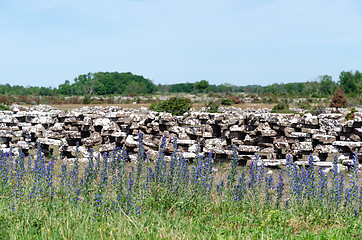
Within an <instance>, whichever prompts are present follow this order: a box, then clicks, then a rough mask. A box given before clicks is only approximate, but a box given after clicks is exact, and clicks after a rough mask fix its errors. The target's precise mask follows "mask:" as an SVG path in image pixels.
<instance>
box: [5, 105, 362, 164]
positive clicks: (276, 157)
mask: <svg viewBox="0 0 362 240" xmlns="http://www.w3.org/2000/svg"><path fill="white" fill-rule="evenodd" d="M222 111H223V112H222V113H207V112H202V111H194V110H193V111H191V112H189V113H185V114H184V115H183V116H172V115H171V114H169V113H157V112H153V111H149V110H148V109H146V108H141V109H139V110H134V109H123V108H122V107H94V108H89V107H83V108H79V109H75V110H72V111H68V112H65V111H61V110H57V109H54V108H51V107H49V106H45V105H40V106H37V107H32V108H27V107H24V106H19V105H13V106H12V109H11V111H0V149H3V150H5V151H9V150H10V148H13V149H18V148H21V150H22V151H23V152H24V153H25V154H28V153H29V151H30V150H31V149H35V148H36V147H37V143H41V148H42V151H43V152H44V153H46V154H52V153H55V152H59V154H60V155H61V156H62V157H63V158H68V159H73V158H74V157H75V154H76V148H77V147H76V145H77V143H78V144H79V153H80V156H81V158H86V157H87V156H88V150H89V148H94V149H95V150H96V151H98V152H100V153H104V152H109V151H112V150H113V149H115V148H117V147H126V148H127V151H128V153H129V154H130V157H131V158H132V157H134V154H136V152H137V146H138V142H137V141H138V133H139V132H142V133H143V136H144V137H143V138H144V145H145V150H146V152H147V153H149V154H150V155H151V156H154V155H155V154H156V153H157V150H158V147H159V144H160V140H161V138H162V136H163V135H165V134H166V136H167V139H168V140H167V148H166V154H170V153H171V152H172V139H173V138H177V139H178V144H179V147H180V150H181V151H183V152H184V156H185V157H186V158H189V159H193V158H194V157H195V152H196V149H197V147H198V144H199V146H200V150H201V152H202V153H208V152H210V151H212V153H213V155H214V157H215V159H216V160H220V161H222V160H225V159H228V158H229V157H230V155H231V153H232V145H235V146H237V150H238V155H239V158H240V162H241V163H246V162H247V161H248V160H251V159H253V158H254V157H255V154H258V155H259V156H260V158H261V159H262V160H263V161H264V162H265V164H266V165H269V166H278V165H280V164H283V163H285V159H286V155H287V154H292V155H293V156H294V159H295V160H297V161H299V160H300V161H301V163H303V160H306V159H308V157H309V156H310V155H312V156H313V157H314V160H315V161H317V162H329V163H330V162H332V161H333V158H334V156H335V155H337V156H339V157H340V158H341V161H342V160H344V162H345V163H350V160H349V159H351V157H352V155H353V153H354V152H357V154H358V156H359V157H360V156H361V150H362V149H361V147H362V140H361V137H362V113H360V112H356V113H354V119H353V120H348V121H346V120H345V118H344V115H343V114H340V113H332V114H320V115H318V116H313V115H312V114H304V115H303V116H301V115H299V114H279V113H271V112H270V110H269V109H260V110H255V109H254V110H250V109H249V110H242V109H237V108H224V109H222ZM14 151H15V150H14ZM342 158H343V159H342ZM329 163H328V164H329ZM328 164H327V165H328Z"/></svg>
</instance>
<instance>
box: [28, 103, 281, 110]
mask: <svg viewBox="0 0 362 240" xmlns="http://www.w3.org/2000/svg"><path fill="white" fill-rule="evenodd" d="M150 105H151V104H150V103H136V104H132V103H121V104H106V103H105V104H87V105H84V104H50V106H52V107H54V108H57V109H60V110H64V111H68V110H72V109H75V108H80V107H96V106H101V107H106V106H118V107H123V108H130V109H140V108H141V107H147V108H149V107H150ZM274 105H275V104H268V103H242V104H234V105H233V107H237V108H241V109H245V108H256V109H259V108H270V109H271V108H273V106H274ZM25 106H27V107H32V106H33V105H25ZM203 106H205V104H202V103H193V104H192V107H193V108H195V109H196V110H200V109H201V108H202V107H203Z"/></svg>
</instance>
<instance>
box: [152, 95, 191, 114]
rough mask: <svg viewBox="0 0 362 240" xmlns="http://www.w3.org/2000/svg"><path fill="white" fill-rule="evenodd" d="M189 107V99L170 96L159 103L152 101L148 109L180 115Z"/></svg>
mask: <svg viewBox="0 0 362 240" xmlns="http://www.w3.org/2000/svg"><path fill="white" fill-rule="evenodd" d="M190 109H191V100H190V99H188V98H184V97H172V98H170V99H168V100H165V101H161V102H159V103H152V104H151V106H150V110H153V111H156V112H169V113H172V115H178V116H179V115H182V114H184V113H185V112H187V111H189V110H190Z"/></svg>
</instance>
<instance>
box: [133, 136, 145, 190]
mask: <svg viewBox="0 0 362 240" xmlns="http://www.w3.org/2000/svg"><path fill="white" fill-rule="evenodd" d="M144 158H145V149H144V145H143V134H142V132H139V133H138V154H137V173H136V179H135V186H136V188H138V186H139V180H140V177H141V173H142V168H143V161H144Z"/></svg>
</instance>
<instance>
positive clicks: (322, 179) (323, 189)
mask: <svg viewBox="0 0 362 240" xmlns="http://www.w3.org/2000/svg"><path fill="white" fill-rule="evenodd" d="M318 178H319V181H318V186H317V189H318V197H317V199H318V201H319V202H321V201H323V199H325V198H326V194H327V175H326V174H325V173H324V172H323V169H322V167H319V169H318Z"/></svg>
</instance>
